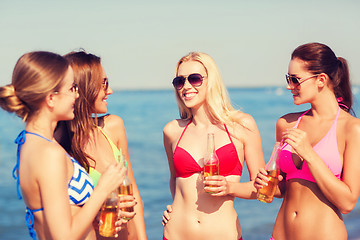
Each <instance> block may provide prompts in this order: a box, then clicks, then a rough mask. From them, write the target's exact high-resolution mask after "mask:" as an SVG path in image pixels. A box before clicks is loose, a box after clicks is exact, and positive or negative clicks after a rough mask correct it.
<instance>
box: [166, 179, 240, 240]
mask: <svg viewBox="0 0 360 240" xmlns="http://www.w3.org/2000/svg"><path fill="white" fill-rule="evenodd" d="M228 178H233V179H234V178H236V179H238V181H239V180H240V177H235V176H230V177H228ZM232 181H234V180H232ZM235 181H236V180H235ZM195 186H196V187H195ZM233 204H234V197H232V196H224V197H216V196H211V195H210V194H209V193H206V192H205V191H204V186H203V177H202V174H197V173H196V174H193V175H192V176H190V177H188V178H177V179H176V189H175V198H174V202H173V204H172V209H173V211H172V213H170V221H169V222H168V223H167V224H166V226H165V228H164V235H165V237H166V238H167V239H171V240H177V239H188V240H192V239H198V240H202V239H204V240H205V239H206V240H209V239H239V238H240V237H241V236H242V234H241V228H240V223H239V220H238V217H237V213H236V211H235V209H234V205H233Z"/></svg>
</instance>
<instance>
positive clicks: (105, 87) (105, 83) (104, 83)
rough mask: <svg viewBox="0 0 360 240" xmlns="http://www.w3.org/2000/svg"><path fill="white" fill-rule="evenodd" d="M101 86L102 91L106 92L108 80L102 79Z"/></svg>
mask: <svg viewBox="0 0 360 240" xmlns="http://www.w3.org/2000/svg"><path fill="white" fill-rule="evenodd" d="M101 85H102V86H103V88H104V91H105V92H106V91H107V90H108V88H109V80H108V78H104V80H103V82H102V84H101Z"/></svg>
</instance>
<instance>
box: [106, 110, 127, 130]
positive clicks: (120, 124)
mask: <svg viewBox="0 0 360 240" xmlns="http://www.w3.org/2000/svg"><path fill="white" fill-rule="evenodd" d="M103 118H104V128H106V129H108V130H109V131H110V132H111V131H116V130H119V129H122V128H124V121H123V120H122V118H121V117H119V116H117V115H112V114H110V115H106V116H104V117H103Z"/></svg>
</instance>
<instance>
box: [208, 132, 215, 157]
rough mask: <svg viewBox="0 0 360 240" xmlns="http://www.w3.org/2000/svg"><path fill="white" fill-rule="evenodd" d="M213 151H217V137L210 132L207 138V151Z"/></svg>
mask: <svg viewBox="0 0 360 240" xmlns="http://www.w3.org/2000/svg"><path fill="white" fill-rule="evenodd" d="M213 152H215V137H214V134H213V133H209V134H208V139H207V153H208V154H209V153H213Z"/></svg>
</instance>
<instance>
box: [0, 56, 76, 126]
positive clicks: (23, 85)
mask: <svg viewBox="0 0 360 240" xmlns="http://www.w3.org/2000/svg"><path fill="white" fill-rule="evenodd" d="M68 68H69V64H68V62H67V61H66V60H65V58H63V57H62V56H60V55H58V54H56V53H52V52H45V51H36V52H29V53H26V54H24V55H22V56H21V57H20V58H19V60H18V61H17V63H16V65H15V67H14V71H13V75H12V82H11V84H8V85H6V86H3V87H0V106H1V107H2V108H3V109H4V110H6V111H8V112H11V113H12V112H14V113H16V115H17V116H18V117H20V118H21V119H22V120H23V121H24V122H27V121H28V120H29V119H31V118H32V117H33V116H34V115H36V114H37V112H38V110H39V109H40V106H41V103H42V102H43V101H44V100H45V98H46V96H47V95H48V94H49V93H51V92H55V91H59V90H60V88H61V87H62V84H63V82H62V80H63V79H64V77H65V75H66V73H67V71H68Z"/></svg>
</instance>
